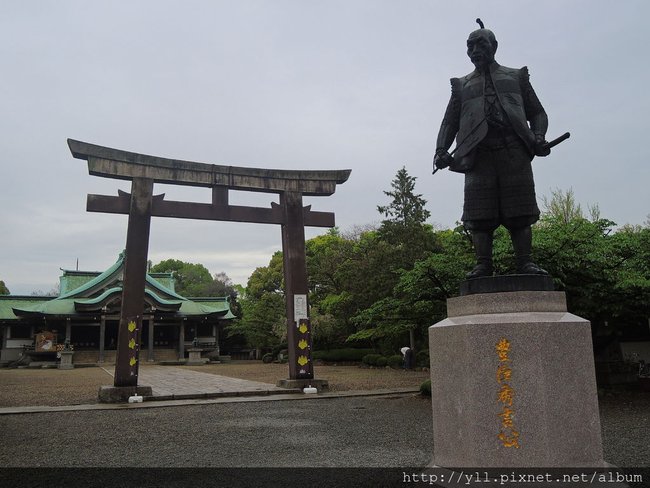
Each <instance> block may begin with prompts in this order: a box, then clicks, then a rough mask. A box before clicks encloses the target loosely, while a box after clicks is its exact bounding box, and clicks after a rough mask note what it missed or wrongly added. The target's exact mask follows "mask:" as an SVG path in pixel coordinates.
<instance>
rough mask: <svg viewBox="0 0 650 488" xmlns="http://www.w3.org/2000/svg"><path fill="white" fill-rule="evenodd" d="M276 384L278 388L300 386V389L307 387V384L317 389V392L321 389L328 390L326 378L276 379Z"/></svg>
mask: <svg viewBox="0 0 650 488" xmlns="http://www.w3.org/2000/svg"><path fill="white" fill-rule="evenodd" d="M276 385H277V386H278V387H280V388H300V389H301V390H302V389H303V388H307V387H308V386H312V387H314V388H316V389H317V390H318V393H320V392H321V391H327V390H329V382H328V381H327V380H323V379H310V380H309V379H307V380H302V379H298V380H292V379H282V380H278V382H277V383H276Z"/></svg>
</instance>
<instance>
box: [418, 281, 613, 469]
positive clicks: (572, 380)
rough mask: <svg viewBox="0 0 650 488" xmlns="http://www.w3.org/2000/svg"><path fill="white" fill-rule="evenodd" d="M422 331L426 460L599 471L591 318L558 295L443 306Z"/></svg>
mask: <svg viewBox="0 0 650 488" xmlns="http://www.w3.org/2000/svg"><path fill="white" fill-rule="evenodd" d="M447 308H448V318H447V319H445V320H443V321H441V322H438V323H437V324H435V325H433V326H432V327H430V328H429V347H430V357H431V397H432V402H433V435H434V448H433V461H432V462H433V464H434V465H436V466H441V467H454V468H458V467H512V468H517V467H522V468H524V467H538V468H539V467H602V466H605V463H604V461H603V452H602V443H601V432H600V417H599V414H598V398H597V392H596V377H595V370H594V360H593V349H592V341H591V328H590V324H589V321H587V320H585V319H582V318H580V317H577V316H576V315H572V314H570V313H568V312H567V309H566V298H565V295H564V293H563V292H555V291H514V292H503V293H480V294H475V295H466V296H460V297H456V298H451V299H449V300H448V301H447Z"/></svg>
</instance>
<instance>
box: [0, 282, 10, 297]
mask: <svg viewBox="0 0 650 488" xmlns="http://www.w3.org/2000/svg"><path fill="white" fill-rule="evenodd" d="M10 294H11V292H10V291H9V288H7V286H6V285H5V282H4V281H2V280H0V295H10Z"/></svg>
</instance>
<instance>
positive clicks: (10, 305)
mask: <svg viewBox="0 0 650 488" xmlns="http://www.w3.org/2000/svg"><path fill="white" fill-rule="evenodd" d="M53 299H54V297H34V296H20V295H0V320H16V319H17V318H18V317H16V315H15V314H14V310H13V309H14V307H17V308H23V307H32V306H37V305H42V304H44V303H46V302H48V301H51V300H53Z"/></svg>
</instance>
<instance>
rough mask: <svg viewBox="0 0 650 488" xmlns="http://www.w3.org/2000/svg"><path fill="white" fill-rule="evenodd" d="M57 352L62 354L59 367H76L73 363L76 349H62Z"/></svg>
mask: <svg viewBox="0 0 650 488" xmlns="http://www.w3.org/2000/svg"><path fill="white" fill-rule="evenodd" d="M57 354H60V355H61V359H60V360H59V364H58V365H57V368H59V369H74V364H72V356H73V355H74V351H61V352H59V353H57Z"/></svg>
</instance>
